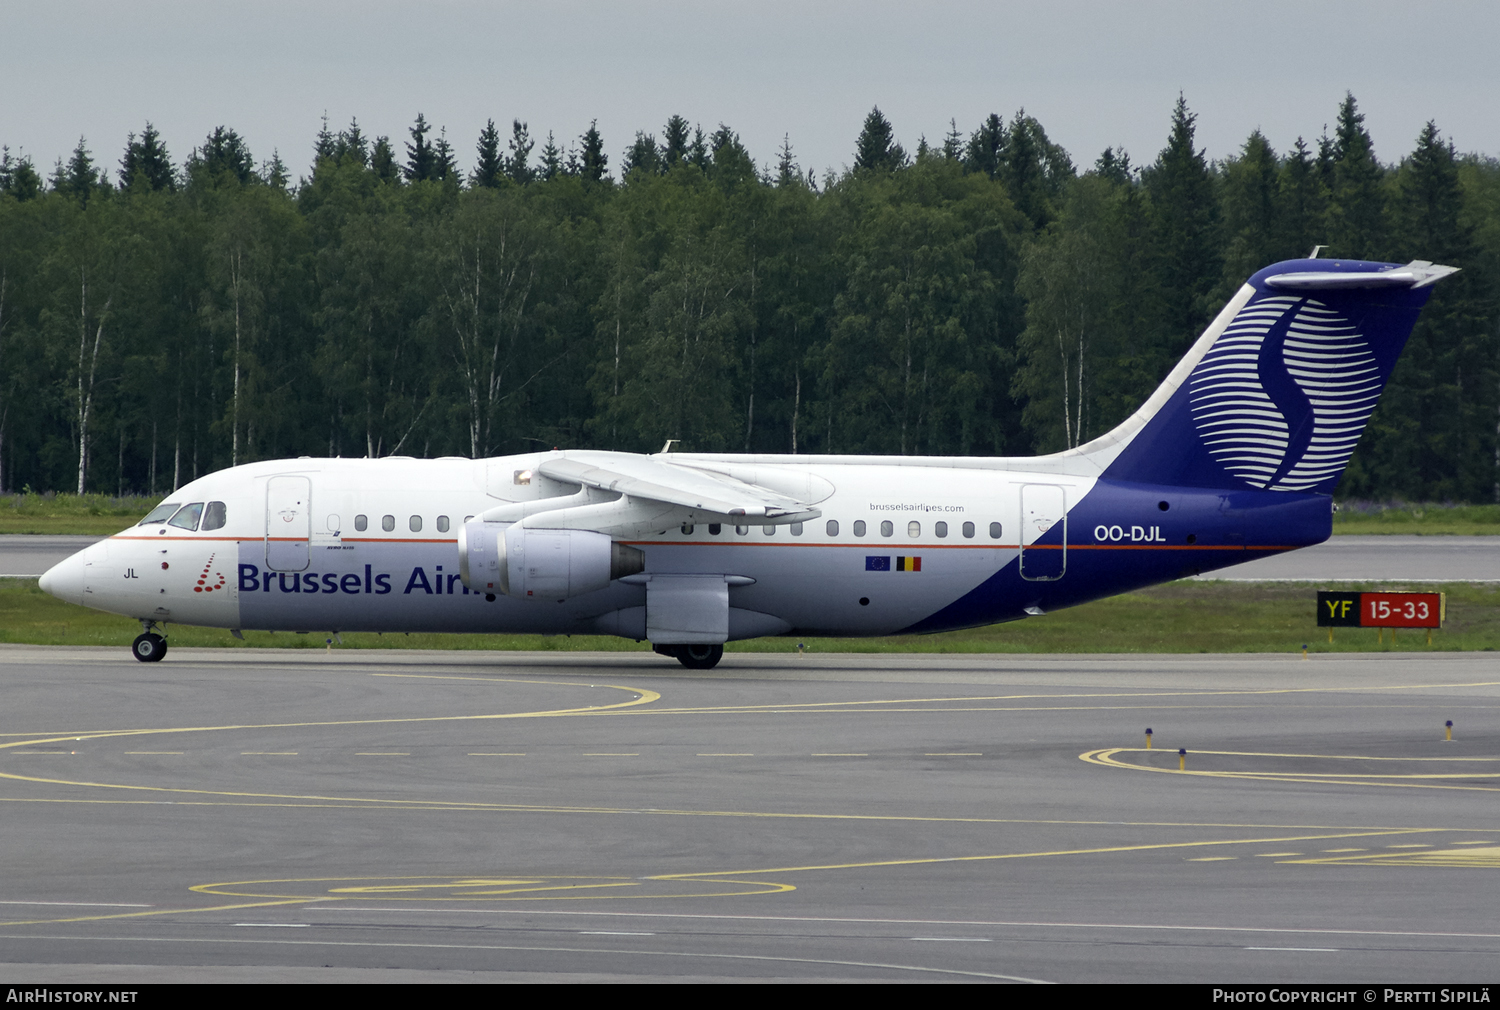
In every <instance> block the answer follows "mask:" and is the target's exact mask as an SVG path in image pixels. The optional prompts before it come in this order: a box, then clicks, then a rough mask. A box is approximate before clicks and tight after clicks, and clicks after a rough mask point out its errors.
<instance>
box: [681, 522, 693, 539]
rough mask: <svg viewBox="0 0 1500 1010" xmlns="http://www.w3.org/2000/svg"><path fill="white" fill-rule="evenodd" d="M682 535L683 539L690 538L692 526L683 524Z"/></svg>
mask: <svg viewBox="0 0 1500 1010" xmlns="http://www.w3.org/2000/svg"><path fill="white" fill-rule="evenodd" d="M682 535H683V536H685V537H690V536H692V535H693V524H692V523H683V524H682Z"/></svg>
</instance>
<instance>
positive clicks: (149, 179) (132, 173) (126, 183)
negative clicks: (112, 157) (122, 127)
mask: <svg viewBox="0 0 1500 1010" xmlns="http://www.w3.org/2000/svg"><path fill="white" fill-rule="evenodd" d="M138 185H139V186H142V187H144V188H146V189H151V190H163V189H164V190H172V189H175V188H176V187H177V173H176V172H175V171H173V169H172V159H171V157H170V156H169V155H168V154H167V148H166V145H164V144H163V143H162V142H161V135H160V134H159V133H157V132H156V127H154V126H152V125H151V124H150V123H149V122H148V123H147V124H146V129H145V131H144V132H142V134H141V137H140V139H139V140H137V139H136V137H135V134H133V133H132V134H130V135H129V136H128V137H127V138H126V142H125V156H124V157H123V158H121V159H120V187H121V188H122V189H133V188H135V187H136V186H138Z"/></svg>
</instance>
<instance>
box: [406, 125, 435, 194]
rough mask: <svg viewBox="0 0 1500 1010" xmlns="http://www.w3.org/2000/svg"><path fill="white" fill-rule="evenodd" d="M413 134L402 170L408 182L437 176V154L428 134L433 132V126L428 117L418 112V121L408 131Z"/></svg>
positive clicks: (407, 147) (421, 180)
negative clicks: (428, 138)
mask: <svg viewBox="0 0 1500 1010" xmlns="http://www.w3.org/2000/svg"><path fill="white" fill-rule="evenodd" d="M408 132H410V134H411V143H409V144H407V145H406V167H405V168H404V169H403V170H402V171H403V173H404V174H405V175H406V181H407V182H424V181H427V180H431V179H436V178H437V156H436V155H435V153H434V152H433V149H432V144H430V143H428V141H427V134H429V133H431V132H432V127H431V126H429V125H428V123H427V117H426V116H424V115H422V113H420V112H419V113H417V121H416V122H415V123H414V124H412V127H411V129H410V130H409V131H408Z"/></svg>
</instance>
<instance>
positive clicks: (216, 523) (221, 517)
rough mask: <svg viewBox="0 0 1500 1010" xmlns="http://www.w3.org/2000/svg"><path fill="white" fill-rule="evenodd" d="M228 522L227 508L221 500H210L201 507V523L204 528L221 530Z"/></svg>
mask: <svg viewBox="0 0 1500 1010" xmlns="http://www.w3.org/2000/svg"><path fill="white" fill-rule="evenodd" d="M228 522H229V510H228V509H226V508H225V507H224V503H223V502H221V501H211V502H209V503H208V504H207V505H205V506H204V507H203V525H202V527H200V528H201V529H205V530H221V529H223V528H224V525H225V524H226V523H228Z"/></svg>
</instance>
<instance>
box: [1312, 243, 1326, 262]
mask: <svg viewBox="0 0 1500 1010" xmlns="http://www.w3.org/2000/svg"><path fill="white" fill-rule="evenodd" d="M1327 248H1328V247H1327V246H1326V245H1315V246H1313V251H1312V252H1310V253H1308V254H1307V258H1308V259H1310V260H1315V259H1317V258H1318V253H1320V252H1322V251H1323V250H1324V249H1327Z"/></svg>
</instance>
